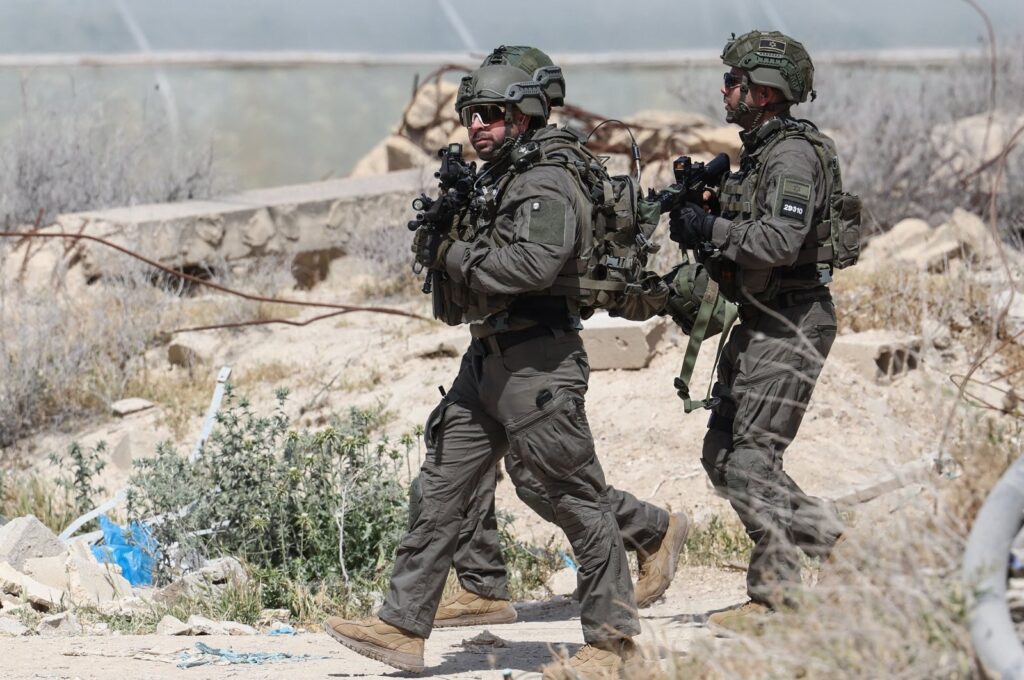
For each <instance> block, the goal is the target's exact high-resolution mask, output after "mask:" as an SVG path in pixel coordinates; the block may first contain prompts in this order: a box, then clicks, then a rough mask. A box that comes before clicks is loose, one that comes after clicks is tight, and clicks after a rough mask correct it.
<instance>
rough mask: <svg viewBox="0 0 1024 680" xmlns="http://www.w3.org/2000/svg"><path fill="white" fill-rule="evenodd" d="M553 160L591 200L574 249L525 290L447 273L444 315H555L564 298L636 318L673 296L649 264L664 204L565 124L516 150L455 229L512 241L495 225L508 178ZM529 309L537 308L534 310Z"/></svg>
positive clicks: (580, 310)
mask: <svg viewBox="0 0 1024 680" xmlns="http://www.w3.org/2000/svg"><path fill="white" fill-rule="evenodd" d="M542 166H555V167H558V168H562V169H563V170H565V171H566V172H568V173H569V175H570V176H571V177H572V178H573V180H574V183H575V185H576V189H577V194H578V197H579V204H580V205H581V206H583V207H584V209H585V208H586V207H587V206H589V207H590V214H589V215H587V216H586V217H587V218H588V219H584V220H583V222H584V224H583V227H584V228H583V229H582V230H581V233H579V234H577V242H576V245H575V250H574V255H573V257H571V258H570V259H569V260H568V261H567V262H566V264H565V266H564V267H563V268H562V270H561V272H559V275H558V276H557V277H556V279H555V281H554V283H553V285H552V286H551V287H550V288H547V289H545V290H539V291H531V292H528V293H524V294H521V295H491V294H486V293H482V292H479V291H474V290H472V289H470V288H469V287H468V286H464V285H460V284H455V283H453V282H452V281H450V280H446V281H445V282H444V284H443V286H442V291H441V295H442V297H443V298H444V304H443V305H442V307H443V309H444V312H443V315H442V316H441V317H439V318H442V320H444V321H445V322H446V323H449V324H451V325H457V324H458V323H460V322H472V321H477V320H481V319H485V318H488V317H492V316H494V315H500V314H501V313H502V312H510V314H513V315H515V316H525V317H527V318H531V319H533V320H535V321H539V322H544V323H550V322H551V321H550V320H549V319H547V318H544V317H545V315H548V316H554V315H557V313H558V312H557V311H553V312H551V313H549V310H550V308H551V307H554V306H556V304H555V303H554V302H553V300H564V304H562V305H561V308H562V309H564V310H566V311H567V313H568V315H569V316H571V317H576V318H582V319H586V318H588V317H589V316H590V315H591V314H593V312H594V310H595V309H606V310H608V312H609V313H610V314H612V315H614V316H622V317H624V318H627V319H632V320H643V319H648V318H651V317H652V316H654V315H655V314H657V313H658V312H659V311H661V309H662V308H663V307H664V306H665V303H666V301H667V300H668V287H667V285H666V284H665V282H664V281H663V280H662V279H661V277H659V276H658V275H657V274H655V273H654V272H648V271H646V269H645V266H646V264H647V257H648V254H649V253H653V252H655V251H656V250H657V246H656V245H655V244H653V243H652V242H651V241H650V236H651V234H652V233H653V232H654V230H655V229H656V228H657V226H658V218H659V215H660V209H659V206H658V205H657V204H656V203H649V202H647V201H645V200H644V199H643V198H642V192H641V191H640V187H639V186H638V185H637V183H636V180H634V179H633V178H632V177H625V176H618V177H610V176H609V175H608V172H607V171H606V170H605V168H604V165H603V164H602V163H601V162H600V160H598V159H597V157H596V156H594V155H593V154H592V153H591V152H590V151H589V150H587V149H586V148H585V147H583V146H582V145H581V143H580V139H579V138H578V137H577V136H576V135H575V134H574V133H572V132H569V131H567V130H553V129H545V130H543V131H541V134H538V139H537V141H536V142H535V143H534V145H533V146H531V145H530V143H529V142H528V143H527V144H524V145H522V146H520V147H519V148H517V149H515V150H513V152H512V155H511V158H510V167H509V170H508V171H507V172H506V173H505V174H504V175H502V176H501V177H500V178H499V179H498V180H497V181H496V182H495V183H494V184H493V185H492V186H490V187H488V188H487V191H486V193H485V194H484V195H483V196H482V197H481V199H480V201H479V205H478V208H477V210H476V211H475V219H474V211H471V210H469V209H467V210H466V211H464V212H463V214H462V215H461V216H460V218H459V219H458V220H457V221H456V223H455V224H454V225H453V228H452V231H451V233H450V235H451V237H452V238H454V239H456V240H461V241H474V240H480V239H482V240H484V241H485V242H486V243H487V245H489V246H491V247H493V248H500V247H504V246H507V245H510V243H505V242H504V239H502V237H501V236H500V235H498V234H497V233H496V232H495V230H494V228H493V226H494V222H495V219H496V217H497V212H498V206H500V205H501V201H502V199H503V198H504V194H505V191H506V189H507V188H508V186H509V184H510V183H511V182H512V181H513V180H514V179H515V178H516V177H517V176H519V175H521V174H522V173H524V172H527V171H528V170H530V169H531V168H535V167H542ZM531 314H532V315H533V316H531Z"/></svg>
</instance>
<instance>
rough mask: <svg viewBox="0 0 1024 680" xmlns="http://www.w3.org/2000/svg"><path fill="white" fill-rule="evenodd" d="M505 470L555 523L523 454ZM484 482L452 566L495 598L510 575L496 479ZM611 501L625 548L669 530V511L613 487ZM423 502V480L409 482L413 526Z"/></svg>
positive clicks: (649, 547)
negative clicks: (501, 534)
mask: <svg viewBox="0 0 1024 680" xmlns="http://www.w3.org/2000/svg"><path fill="white" fill-rule="evenodd" d="M505 472H506V473H508V476H509V479H510V480H511V481H512V484H513V485H514V486H515V489H516V495H517V496H519V499H520V500H521V501H523V502H524V503H525V504H526V505H527V506H528V507H529V508H530V509H531V510H533V511H534V512H535V513H537V514H538V515H540V517H541V518H543V519H545V520H547V521H548V522H552V523H556V522H555V511H554V508H553V506H552V505H551V501H550V500H548V498H547V496H546V495H545V491H544V485H543V484H541V482H540V480H539V479H537V477H536V476H535V475H534V474H533V473H531V472H530V469H529V467H527V466H526V464H525V463H523V461H522V459H521V458H520V457H519V455H518V453H516V452H513V451H509V452H508V453H507V454H505ZM491 477H492V478H493V480H494V481H493V482H488V481H484V482H483V483H481V485H480V488H479V489H478V490H477V494H476V495H475V496H474V497H473V501H472V502H471V503H470V506H469V508H468V509H467V511H466V515H465V517H464V518H463V520H462V526H461V527H460V528H459V540H458V544H457V547H456V549H455V558H454V562H453V566H454V567H455V574H456V575H457V576H458V578H459V583H460V584H461V585H462V587H463V588H464V589H465V590H468V591H469V592H471V593H476V594H477V595H482V596H483V597H486V598H490V599H492V600H507V599H509V593H508V573H507V571H506V569H505V560H504V558H503V557H502V554H501V543H500V541H499V539H498V521H497V517H496V515H495V507H494V483H496V482H497V469H495V470H493V471H492V474H491ZM608 502H609V505H610V506H611V509H612V514H613V515H614V516H615V522H616V524H618V526H619V535H620V536H621V537H622V543H623V545H624V546H625V548H626V550H632V551H637V552H642V553H644V554H647V553H650V552H652V551H653V550H654V548H655V547H656V546H657V545H659V544H660V541H661V538H662V537H663V536H664V535H665V532H666V531H667V530H668V512H667V511H666V510H664V509H662V508H659V507H658V506H656V505H652V504H650V503H645V502H643V501H641V500H639V499H638V498H637V497H636V496H634V495H633V494H631V493H628V492H626V491H620V490H619V489H616V488H615V487H613V486H609V487H608ZM421 503H422V495H421V492H420V480H419V478H418V477H417V478H416V479H414V480H413V482H412V484H410V485H409V527H410V529H411V528H412V526H413V525H414V524H415V522H416V517H417V516H418V515H419V508H420V507H421Z"/></svg>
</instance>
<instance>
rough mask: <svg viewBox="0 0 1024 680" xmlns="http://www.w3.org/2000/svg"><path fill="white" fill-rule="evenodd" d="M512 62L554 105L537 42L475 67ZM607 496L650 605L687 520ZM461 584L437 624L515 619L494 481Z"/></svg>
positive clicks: (530, 502)
mask: <svg viewBox="0 0 1024 680" xmlns="http://www.w3.org/2000/svg"><path fill="white" fill-rule="evenodd" d="M491 64H505V65H510V66H515V67H518V68H520V69H522V70H523V71H525V72H526V73H532V74H533V79H534V80H535V81H537V82H539V83H541V85H542V87H543V89H544V94H545V96H546V98H547V100H548V102H549V103H550V105H551V106H552V107H554V106H561V105H562V104H563V102H564V98H565V81H564V80H563V79H562V77H561V75H560V71H559V69H558V67H557V66H555V65H554V64H553V63H552V61H551V58H550V57H548V56H547V55H546V54H545V53H544V52H542V51H541V50H538V49H536V48H534V47H526V46H504V45H503V46H501V47H499V48H497V49H495V50H494V51H493V52H492V53H491V54H489V55H488V56H487V57H486V58H485V59H484V61H483V63H481V64H480V66H481V67H483V66H487V65H491ZM504 463H505V470H506V471H507V472H508V476H509V478H510V480H511V481H512V483H513V484H514V485H515V489H516V495H517V496H518V497H519V499H520V500H522V501H523V502H524V503H526V505H527V506H529V507H530V508H531V509H532V510H533V511H534V512H536V513H537V514H538V515H540V516H541V517H542V518H544V519H545V520H547V521H549V522H553V523H554V522H555V521H556V520H555V512H554V509H553V507H552V504H551V501H550V500H549V499H548V498H547V494H546V492H545V489H544V485H543V484H542V483H541V481H540V480H539V479H538V478H537V477H536V475H534V474H533V473H532V472H531V471H530V468H529V467H528V466H527V465H526V464H524V462H523V460H522V458H521V457H520V455H519V453H518V452H517V451H515V450H510V451H509V452H508V453H507V454H506V455H505V458H504ZM608 499H609V504H610V506H611V509H612V513H613V514H614V516H615V520H616V523H617V524H618V526H619V533H620V535H621V537H622V541H623V544H624V545H625V547H626V550H631V551H635V552H636V556H637V565H638V567H639V577H638V580H637V582H636V584H635V587H634V594H635V596H636V603H637V606H638V607H640V608H643V607H648V606H650V605H652V604H653V603H654V602H655V601H656V600H657V599H658V598H659V597H660V596H661V595H662V594H663V593H664V592H665V590H666V589H667V588H668V586H669V585H670V584H671V582H672V578H673V577H674V575H675V569H676V563H677V560H678V556H679V553H680V551H681V550H682V547H683V545H684V544H685V542H686V536H687V532H688V529H689V524H690V523H689V519H688V518H687V516H686V514H685V513H683V512H676V513H673V514H671V515H670V514H669V513H668V512H667V511H665V510H663V509H661V508H659V507H657V506H654V505H652V504H650V503H644V502H642V501H640V500H638V499H637V498H636V497H635V496H633V495H632V494H630V493H628V492H625V491H621V490H619V489H616V488H614V487H612V486H609V487H608ZM421 502H422V498H421V493H420V480H419V479H418V478H417V479H415V480H413V483H412V484H411V485H410V489H409V514H410V526H412V525H414V524H415V522H416V518H417V516H418V514H419V508H420V506H421ZM453 566H454V567H455V573H456V574H457V576H458V579H459V584H460V588H459V589H458V590H457V591H455V592H454V593H452V595H450V596H449V597H448V598H446V599H444V600H443V601H442V602H441V604H440V606H439V608H438V610H437V614H436V615H435V617H434V626H435V627H450V626H468V625H484V624H490V623H509V622H511V621H515V619H516V611H515V609H514V608H513V607H512V604H511V603H510V602H509V595H508V574H507V572H506V570H505V562H504V560H503V558H502V554H501V544H500V541H499V539H498V526H497V520H496V517H495V506H494V484H493V483H492V482H490V480H488V481H486V482H484V483H481V485H480V489H479V492H478V495H477V496H476V497H475V498H474V500H473V503H472V505H471V507H470V508H469V509H467V511H466V512H465V519H464V520H463V526H462V528H461V529H460V531H459V539H458V543H457V546H456V550H455V556H454V561H453Z"/></svg>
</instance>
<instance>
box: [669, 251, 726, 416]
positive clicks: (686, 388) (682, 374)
mask: <svg viewBox="0 0 1024 680" xmlns="http://www.w3.org/2000/svg"><path fill="white" fill-rule="evenodd" d="M684 261H685V257H684ZM717 302H718V283H717V282H715V281H712V280H711V279H708V287H707V288H706V289H705V290H704V297H703V298H701V301H700V309H699V310H698V312H697V318H696V320H695V321H694V323H693V328H692V329H690V340H689V342H687V344H686V353H685V354H684V355H683V365H682V367H681V368H680V369H679V377H678V378H676V379H675V382H674V386H675V388H676V394H678V395H679V398H680V399H682V400H683V410H684V411H685V412H686V413H691V412H692V411H695V410H697V409H698V408H706V409H710V408H711V407H712V406H714V400H712V398H711V386H712V385H713V384H714V382H715V379H714V377H713V376H714V373H715V369H716V368H717V367H718V362H719V360H720V359H721V358H722V350H723V349H724V348H725V341H726V339H727V338H728V336H729V332H730V331H731V330H732V326H733V324H734V323H736V315H737V309H736V306H735V305H732V304H728V305H726V307H725V319H724V320H723V322H722V336H721V337H720V338H719V339H718V351H717V352H716V353H715V364H714V366H712V369H711V374H712V379H711V382H710V383H708V392H707V394H706V395H705V397H704V398H703V399H691V398H690V379H691V378H692V377H693V367H694V366H695V365H696V364H697V355H698V354H699V353H700V346H701V344H702V343H703V342H704V336H705V335H706V334H707V332H708V324H709V323H710V321H711V316H712V314H713V313H714V310H715V304H716V303H717Z"/></svg>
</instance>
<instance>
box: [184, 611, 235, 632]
mask: <svg viewBox="0 0 1024 680" xmlns="http://www.w3.org/2000/svg"><path fill="white" fill-rule="evenodd" d="M186 625H188V627H189V631H190V633H189V634H190V635H228V631H227V629H226V628H224V626H223V624H222V623H221V622H220V621H214V620H213V619H208V618H206V617H205V616H199V615H198V614H193V615H192V616H190V617H188V621H187V622H186Z"/></svg>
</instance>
